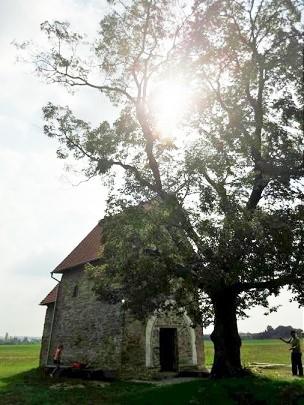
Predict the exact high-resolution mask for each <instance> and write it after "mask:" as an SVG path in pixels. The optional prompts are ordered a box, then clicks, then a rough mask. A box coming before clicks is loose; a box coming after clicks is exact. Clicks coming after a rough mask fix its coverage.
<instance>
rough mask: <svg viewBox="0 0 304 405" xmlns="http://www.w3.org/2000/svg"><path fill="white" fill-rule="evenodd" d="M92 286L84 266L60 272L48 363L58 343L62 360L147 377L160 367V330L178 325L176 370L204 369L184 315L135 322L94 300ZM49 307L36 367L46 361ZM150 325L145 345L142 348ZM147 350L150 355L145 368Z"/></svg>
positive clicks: (198, 337)
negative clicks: (60, 278) (177, 366)
mask: <svg viewBox="0 0 304 405" xmlns="http://www.w3.org/2000/svg"><path fill="white" fill-rule="evenodd" d="M75 287H76V288H75ZM92 287H93V284H92V282H91V281H90V280H89V279H88V276H87V275H86V273H85V272H84V271H83V268H81V267H79V268H77V269H71V270H67V271H65V272H64V274H63V276H62V280H61V282H60V285H59V290H58V300H57V304H56V311H55V318H54V325H53V333H52V339H51V349H50V354H49V359H48V362H49V364H52V354H53V353H54V351H55V348H56V346H57V345H58V344H63V345H64V350H63V355H62V363H63V364H67V365H68V364H71V363H72V362H74V361H80V362H83V363H88V364H89V365H90V366H92V367H95V368H100V369H103V370H111V371H116V372H117V375H120V376H121V377H123V378H149V377H151V376H152V375H153V373H155V372H159V371H160V359H159V330H160V328H168V327H169V328H176V329H177V339H178V355H179V360H178V364H179V369H180V370H182V369H185V368H191V369H193V368H197V367H199V368H200V367H203V365H204V358H203V343H202V333H201V330H200V328H196V329H195V330H194V329H192V328H191V327H190V324H191V322H190V320H189V318H188V319H187V317H186V316H185V315H183V314H176V313H172V312H171V313H167V314H159V315H158V316H157V317H151V318H150V320H149V321H148V324H147V323H146V322H142V321H139V320H135V319H134V317H133V316H132V315H131V314H130V313H128V311H127V310H125V308H124V307H123V306H121V305H111V304H108V303H106V302H102V301H99V300H97V297H96V296H95V294H94V292H93V291H92ZM53 308H54V304H51V305H49V306H48V309H47V312H46V319H45V324H44V332H43V339H42V349H41V360H40V364H41V365H45V364H47V359H46V356H47V348H48V342H49V335H50V327H51V320H52V315H53ZM151 319H152V320H153V322H152V323H151ZM147 325H148V326H147ZM149 327H150V329H151V330H150V332H149V333H150V335H149V333H148V335H149V336H150V338H149V341H150V347H149V348H148V349H147V329H149ZM193 348H194V350H193ZM147 350H149V352H150V354H151V357H150V359H151V361H150V364H149V365H148V367H147ZM194 351H195V355H194V353H193V352H194ZM194 357H195V359H196V360H195V359H194Z"/></svg>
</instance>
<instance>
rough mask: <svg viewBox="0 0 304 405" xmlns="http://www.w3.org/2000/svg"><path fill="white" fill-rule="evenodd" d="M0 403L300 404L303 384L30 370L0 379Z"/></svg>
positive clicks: (303, 401) (256, 379)
mask: <svg viewBox="0 0 304 405" xmlns="http://www.w3.org/2000/svg"><path fill="white" fill-rule="evenodd" d="M1 382H2V383H3V386H2V387H1V388H0V403H1V405H9V404H14V405H19V404H22V405H41V404H43V405H49V404H52V405H54V404H56V405H57V404H58V405H61V404H69V405H70V404H72V405H73V404H77V405H79V404H81V405H87V404H88V405H91V404H102V405H106V404H123V405H186V404H192V405H198V404H204V405H209V404H210V405H217V404H218V405H222V404H228V405H229V404H239V405H304V380H303V379H300V378H297V379H296V378H295V379H294V381H292V382H288V381H284V380H278V379H271V378H266V377H261V376H256V375H253V376H248V377H244V378H239V379H237V378H231V379H223V380H208V379H204V380H199V379H198V380H194V381H191V382H186V383H180V384H174V385H163V386H156V385H151V384H141V383H138V384H136V383H131V382H119V381H117V382H114V383H110V384H109V383H102V382H99V383H94V382H92V381H87V380H76V379H64V378H58V379H51V378H50V377H47V376H45V375H44V374H43V373H42V372H41V370H39V369H33V370H30V371H27V372H24V373H20V374H16V375H14V376H11V377H7V378H3V379H2V380H1Z"/></svg>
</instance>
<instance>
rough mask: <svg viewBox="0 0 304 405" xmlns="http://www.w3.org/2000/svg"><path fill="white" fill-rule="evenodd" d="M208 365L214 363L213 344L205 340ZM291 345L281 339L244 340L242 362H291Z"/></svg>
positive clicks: (246, 364)
mask: <svg viewBox="0 0 304 405" xmlns="http://www.w3.org/2000/svg"><path fill="white" fill-rule="evenodd" d="M204 344H205V354H206V365H207V366H208V367H210V366H211V364H212V359H213V344H212V342H211V341H205V342H204ZM288 349H289V346H288V345H287V344H286V343H284V342H282V341H281V340H279V339H276V340H273V339H269V340H268V339H263V340H262V339H261V340H244V341H243V342H242V349H241V351H242V363H243V365H244V366H248V365H249V364H252V363H276V364H290V352H289V350H288Z"/></svg>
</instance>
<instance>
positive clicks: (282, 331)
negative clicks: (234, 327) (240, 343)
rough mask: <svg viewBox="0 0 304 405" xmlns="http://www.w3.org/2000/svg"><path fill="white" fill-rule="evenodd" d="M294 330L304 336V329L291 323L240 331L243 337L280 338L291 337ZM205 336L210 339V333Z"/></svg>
mask: <svg viewBox="0 0 304 405" xmlns="http://www.w3.org/2000/svg"><path fill="white" fill-rule="evenodd" d="M292 330H295V331H296V332H297V334H298V336H301V337H303V336H304V334H303V330H302V329H297V328H293V327H292V326H290V325H289V326H282V325H279V326H277V327H276V328H273V327H272V326H270V325H268V326H267V328H266V329H265V330H264V331H263V332H257V333H250V332H246V333H240V337H241V338H242V339H279V338H280V337H283V338H289V337H290V332H291V331H292ZM204 338H205V339H206V340H209V339H210V335H205V336H204Z"/></svg>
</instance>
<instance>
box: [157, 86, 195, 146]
mask: <svg viewBox="0 0 304 405" xmlns="http://www.w3.org/2000/svg"><path fill="white" fill-rule="evenodd" d="M149 105H150V111H151V114H152V117H153V122H154V125H155V130H156V131H157V133H158V135H159V137H160V138H177V137H179V136H180V131H179V126H180V124H181V121H182V119H183V118H184V116H185V113H186V112H187V111H188V109H189V105H190V97H189V89H188V88H187V86H186V85H182V84H178V83H176V82H170V81H166V82H161V83H159V84H158V85H157V86H156V87H155V89H154V90H153V92H152V94H151V97H150V103H149Z"/></svg>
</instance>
